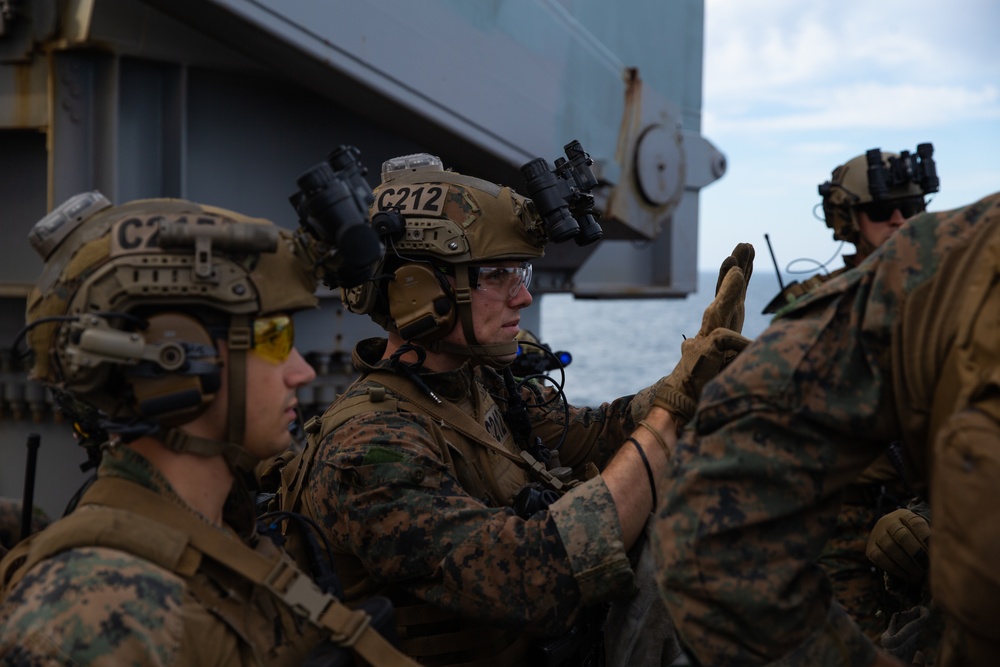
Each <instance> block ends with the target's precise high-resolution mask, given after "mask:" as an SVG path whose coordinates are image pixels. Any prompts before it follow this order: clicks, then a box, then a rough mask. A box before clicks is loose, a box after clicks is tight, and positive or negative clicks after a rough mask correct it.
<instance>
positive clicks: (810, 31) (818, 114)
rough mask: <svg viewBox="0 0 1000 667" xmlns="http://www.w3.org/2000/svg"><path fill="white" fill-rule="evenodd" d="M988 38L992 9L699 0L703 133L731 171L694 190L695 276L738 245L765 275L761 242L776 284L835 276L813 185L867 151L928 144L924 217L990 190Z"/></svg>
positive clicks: (994, 159) (994, 94) (997, 102)
mask: <svg viewBox="0 0 1000 667" xmlns="http://www.w3.org/2000/svg"><path fill="white" fill-rule="evenodd" d="M998 36H1000V2H998V1H997V0H949V1H948V2H942V1H941V0H908V1H902V0H838V1H837V2H802V0H754V1H753V2H746V0H705V54H704V55H705V58H704V78H703V95H704V97H703V105H702V130H701V131H702V136H704V137H706V138H707V139H708V140H709V141H711V142H712V143H713V144H714V145H715V146H716V147H717V148H718V149H719V150H720V151H722V153H723V154H725V156H726V160H727V164H728V168H727V173H726V174H725V175H724V176H723V177H722V178H721V179H720V180H718V181H716V182H715V183H713V184H711V185H709V186H708V187H706V188H705V189H703V190H702V191H701V195H700V205H701V216H700V220H701V222H700V228H699V254H698V264H699V267H700V268H702V269H711V268H713V267H718V265H719V262H720V261H721V259H722V258H724V257H725V256H726V255H728V254H729V252H730V250H732V248H733V246H734V245H735V244H736V243H737V242H739V241H749V242H750V243H753V244H754V246H755V248H756V250H757V258H756V261H755V263H754V269H755V271H758V272H771V273H773V272H774V268H773V266H774V265H773V264H772V262H771V257H770V254H769V253H768V249H767V244H766V242H765V239H764V234H765V233H767V234H768V235H769V236H770V240H771V244H772V246H773V248H774V253H775V255H776V257H777V260H778V264H779V266H780V268H781V271H782V277H783V279H784V280H785V283H786V284H787V283H788V282H789V281H790V280H802V279H803V278H805V277H808V276H809V275H812V274H813V273H815V272H816V271H817V270H819V269H818V264H820V263H824V262H828V263H827V267H828V269H829V270H834V269H836V268H839V267H841V266H843V261H842V260H841V259H840V254H850V253H853V252H854V248H853V246H850V245H845V246H843V247H842V248H841V247H840V246H841V244H840V242H839V241H834V240H833V236H832V234H833V232H832V230H830V229H829V228H827V226H826V224H825V223H824V222H823V221H822V209H821V208H817V204H819V202H820V196H819V194H818V192H817V186H818V185H819V184H820V183H822V182H824V181H826V180H829V178H830V174H831V172H832V171H833V169H834V167H836V166H837V165H839V164H842V163H844V162H846V161H847V160H849V159H850V158H852V157H855V156H857V155H861V154H863V153H864V152H865V151H867V150H868V149H871V148H881V149H882V150H884V151H889V152H894V153H898V152H900V151H902V150H908V151H910V152H911V153H915V152H916V147H917V144H920V143H925V142H930V143H932V144H933V145H934V160H935V163H936V165H937V170H938V175H939V177H940V179H941V190H940V192H939V193H937V194H936V195H933V199H931V200H930V203H929V205H928V208H929V210H946V209H951V208H955V207H958V206H962V205H964V204H968V203H971V202H973V201H976V200H978V199H980V198H982V197H983V196H985V195H987V194H990V193H992V192H996V191H1000V37H998ZM814 208H815V209H816V210H815V212H814ZM817 216H819V217H817ZM800 258H801V259H800ZM796 260H800V261H796ZM808 260H811V261H808ZM790 264H791V266H789V265H790ZM788 269H791V270H792V271H801V272H803V273H794V274H792V273H789V272H788ZM775 286H776V287H777V285H775Z"/></svg>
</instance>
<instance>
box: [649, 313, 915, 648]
mask: <svg viewBox="0 0 1000 667" xmlns="http://www.w3.org/2000/svg"><path fill="white" fill-rule="evenodd" d="M851 316H852V311H851V303H850V301H849V300H847V299H843V300H841V301H839V302H838V301H837V300H836V299H834V300H833V301H832V302H831V303H829V304H827V305H825V306H823V307H820V308H817V309H815V314H814V315H812V316H804V317H802V318H801V319H798V320H790V321H781V320H779V321H777V322H776V323H775V324H773V325H772V326H771V327H770V328H769V329H768V330H767V331H766V332H765V333H764V334H763V335H762V336H761V337H760V338H759V339H758V340H757V341H756V342H755V343H754V344H753V345H751V347H749V348H748V349H747V350H746V351H744V352H743V353H742V354H741V355H740V356H739V357H738V358H737V360H736V361H735V362H734V364H733V366H732V367H731V368H729V369H728V370H727V371H725V372H724V373H723V374H722V375H720V376H719V377H718V378H716V379H715V380H714V381H713V382H711V383H709V385H708V386H707V387H706V389H705V393H704V394H703V396H702V401H701V404H700V405H699V411H698V414H697V415H696V417H695V424H694V429H690V428H689V429H688V430H687V431H686V432H685V433H684V436H683V438H682V440H681V442H680V443H679V445H678V449H677V453H676V455H675V460H674V470H673V474H674V477H675V482H674V484H673V485H671V489H670V491H669V493H668V497H667V499H666V502H665V503H664V504H662V505H661V507H660V510H659V512H658V514H657V516H656V517H655V519H654V521H653V530H652V539H653V542H654V551H655V553H656V554H657V555H658V559H659V562H660V572H659V575H658V579H659V582H660V587H661V590H662V592H663V595H664V599H665V601H666V603H667V606H668V608H669V610H670V612H671V616H672V617H673V618H674V620H675V622H676V623H677V626H678V629H679V630H680V632H681V634H682V636H683V637H684V638H685V640H686V641H687V643H688V645H689V646H690V648H691V649H692V650H693V651H694V652H695V654H696V655H697V656H698V658H699V659H700V660H701V662H702V663H703V664H711V665H735V664H739V665H754V664H768V663H771V662H775V664H782V665H859V664H870V662H871V661H872V660H873V659H874V656H875V653H874V648H873V646H872V645H871V643H870V642H869V641H868V639H866V638H865V637H864V636H863V634H862V633H861V632H860V631H859V630H858V629H857V627H856V626H855V625H854V623H853V622H852V621H850V619H848V618H847V616H846V614H845V613H844V612H843V610H842V609H841V608H840V607H839V605H836V603H834V602H833V601H832V595H831V587H830V584H829V581H828V580H827V578H826V575H825V574H824V573H823V571H822V570H821V569H820V568H819V567H818V566H817V565H815V562H814V561H815V559H816V557H817V556H818V555H819V553H820V551H821V550H822V548H823V545H824V544H825V543H826V541H827V539H828V537H829V535H830V534H831V532H832V530H833V528H834V527H835V523H836V516H837V512H838V509H839V504H840V499H841V495H842V494H841V491H842V490H843V489H844V487H845V486H846V485H847V484H849V483H850V482H851V481H853V480H854V479H856V478H857V475H858V474H859V473H860V472H861V471H862V470H863V469H864V468H865V467H866V466H867V465H868V464H869V463H870V462H871V461H872V460H874V459H875V458H876V457H877V456H878V455H879V453H880V452H881V451H883V450H884V443H885V442H887V441H888V440H889V439H890V438H891V435H892V434H893V433H894V432H895V431H897V430H898V428H897V427H896V425H895V424H893V423H892V422H891V420H890V419H889V418H888V417H887V416H886V415H888V414H889V413H891V412H892V410H891V409H889V408H888V402H889V401H891V396H889V395H888V394H887V387H886V384H887V383H886V382H885V379H884V377H883V371H882V368H883V367H884V354H883V353H884V346H883V342H884V341H883V339H882V338H880V337H878V336H876V337H873V338H866V337H864V336H861V337H858V338H851V337H849V336H844V335H842V331H841V330H840V329H839V327H838V326H833V325H832V324H833V323H834V322H837V321H839V322H844V321H846V320H844V319H843V318H848V319H850V317H851ZM838 332H840V333H839V334H838ZM858 434H864V435H862V436H861V437H860V438H859V437H858Z"/></svg>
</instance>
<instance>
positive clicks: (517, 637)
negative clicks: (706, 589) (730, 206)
mask: <svg viewBox="0 0 1000 667" xmlns="http://www.w3.org/2000/svg"><path fill="white" fill-rule="evenodd" d="M536 175H537V173H536ZM418 189H422V190H423V191H424V192H437V193H439V194H440V195H441V196H439V197H437V198H436V199H435V201H436V202H437V203H436V204H435V205H434V206H431V205H430V204H426V205H425V206H416V205H415V204H414V203H413V202H412V201H411V200H407V201H408V202H409V203H407V202H403V201H402V200H399V199H396V198H393V197H388V196H385V193H386V192H389V191H390V190H391V191H392V192H393V193H400V192H403V191H404V190H406V191H416V190H418ZM374 196H375V202H376V204H375V208H374V209H373V212H372V221H373V225H375V224H377V225H379V226H380V227H381V228H382V229H383V230H387V231H386V233H385V235H384V237H383V242H384V243H385V245H386V252H385V255H384V261H383V263H381V264H380V265H379V267H378V268H377V270H376V271H375V275H376V276H377V278H376V280H373V281H370V282H368V283H364V284H362V285H361V286H359V287H356V288H351V289H344V290H343V291H342V294H343V298H344V301H345V303H346V305H347V307H348V309H349V310H351V311H352V312H355V313H359V314H365V315H368V316H370V317H371V318H372V319H373V320H374V321H375V322H376V323H377V324H379V325H380V326H381V327H382V328H383V329H385V331H386V334H387V337H386V338H376V339H369V340H365V341H362V342H361V343H359V344H358V345H357V347H356V348H355V350H354V361H355V364H356V366H357V368H358V370H359V371H360V373H361V377H360V378H359V379H358V380H357V381H356V382H355V383H354V384H352V385H351V386H350V387H349V388H348V389H347V390H346V391H345V392H344V393H343V394H342V395H341V396H340V397H338V399H337V400H336V401H335V402H334V403H333V404H332V405H331V406H330V408H329V409H328V410H327V411H326V413H325V414H324V415H323V416H322V418H320V419H317V420H315V421H314V422H312V423H311V424H308V425H307V429H308V430H309V431H310V432H311V435H310V438H309V442H308V445H307V447H306V450H305V452H304V453H303V454H302V455H301V456H299V457H296V458H295V459H293V460H292V461H291V462H290V463H289V465H288V466H287V467H286V468H285V469H284V471H283V483H282V486H281V489H280V492H279V495H278V500H279V504H280V506H281V508H282V509H284V510H291V511H301V512H303V513H304V514H306V515H308V516H310V517H312V518H313V519H314V520H315V522H316V523H317V524H318V525H319V526H321V527H323V529H324V531H323V532H324V536H325V538H326V539H327V540H328V541H329V543H330V544H331V545H332V551H333V554H334V561H335V562H336V565H337V571H338V572H339V573H340V574H341V576H342V581H343V584H344V591H345V595H346V598H347V600H348V601H351V600H356V599H362V598H364V597H365V596H369V595H373V594H378V595H386V596H388V597H389V598H390V599H392V601H393V603H394V606H395V609H396V627H397V633H398V635H399V637H400V647H401V648H402V649H403V650H404V651H405V652H406V653H407V654H408V655H411V656H413V657H414V658H416V659H417V660H418V661H419V662H420V663H421V664H425V665H458V664H461V665H468V666H470V667H471V666H474V665H476V666H478V665H482V666H486V665H535V664H538V665H541V664H547V665H580V664H602V663H603V660H604V658H605V655H612V656H617V657H613V658H612V660H617V661H619V662H615V663H614V664H636V665H638V664H656V665H659V664H660V663H661V661H662V662H664V663H665V664H666V663H669V662H670V661H671V660H672V659H673V658H674V657H675V656H676V654H677V652H678V647H677V645H676V641H675V638H674V631H673V627H672V624H671V623H670V619H669V617H667V616H666V614H665V611H664V610H663V608H662V606H660V605H659V604H658V601H656V602H657V604H655V605H646V606H647V607H652V610H650V609H646V610H644V611H645V612H646V613H647V614H648V617H647V618H643V619H641V621H642V622H641V623H639V624H638V626H639V628H640V630H636V632H632V633H628V632H626V633H622V635H630V636H628V637H624V638H623V639H622V640H621V641H618V640H616V639H610V640H609V642H608V646H604V645H603V644H604V642H603V641H602V639H603V638H604V637H605V636H606V635H602V624H603V622H604V612H603V606H604V605H605V604H606V603H610V602H612V601H615V600H618V601H624V602H627V601H628V600H629V599H630V598H634V597H635V595H636V593H637V592H638V591H639V589H640V588H644V589H645V591H647V592H652V591H655V588H654V586H653V582H652V581H651V570H648V569H643V570H642V571H643V572H645V573H646V574H647V576H648V577H649V579H648V580H647V581H646V582H645V583H644V584H643V583H638V584H637V580H636V571H637V570H636V568H635V563H636V562H638V561H639V560H641V557H640V551H641V545H642V542H643V540H642V535H643V531H644V526H645V523H646V521H647V519H648V516H649V513H650V512H651V511H652V510H653V508H654V506H655V504H656V501H657V497H658V496H659V497H662V494H663V493H665V490H666V488H665V486H663V480H665V478H666V469H667V466H668V460H669V457H670V456H671V449H670V448H671V446H672V443H673V442H674V440H675V433H676V429H677V428H678V426H679V425H681V424H683V422H684V420H685V419H687V418H689V417H690V412H691V411H693V406H694V405H695V403H696V401H697V397H698V394H699V393H700V390H701V387H702V386H703V384H704V382H705V381H707V379H708V378H710V377H711V376H712V375H714V374H715V373H717V372H718V370H719V369H720V368H721V367H722V366H723V365H724V364H725V363H726V362H727V361H728V360H729V359H731V357H732V355H734V354H735V353H736V352H738V351H739V349H742V347H743V346H744V345H745V344H746V339H745V338H744V337H742V336H741V335H740V334H739V331H740V328H741V327H742V320H743V317H742V314H743V300H744V298H745V293H746V281H747V280H748V279H749V277H750V273H751V269H752V262H753V249H752V247H750V246H749V245H746V244H741V245H740V246H737V248H736V249H735V250H734V253H733V255H732V256H730V257H729V258H727V259H726V261H725V262H724V263H723V266H722V267H721V269H720V279H719V284H718V285H717V292H718V294H717V297H716V300H715V301H713V303H712V304H711V305H710V306H709V308H708V309H707V310H706V313H705V316H704V323H703V326H702V329H701V331H700V332H699V333H698V335H697V336H693V337H692V338H691V339H689V340H688V341H685V343H684V345H683V346H682V360H681V362H679V363H678V366H677V368H676V369H675V370H674V372H673V373H671V374H670V375H669V376H666V377H665V378H664V379H663V380H661V381H660V382H658V383H657V384H656V385H654V386H653V387H649V388H647V389H645V390H643V391H641V392H639V394H637V395H636V396H627V397H623V398H619V399H617V400H614V401H611V402H609V403H605V404H603V405H601V406H599V407H597V408H584V407H576V406H572V405H569V404H568V403H567V401H566V400H565V397H564V396H562V395H561V393H560V392H559V391H558V390H557V389H555V388H553V387H552V386H548V385H546V384H545V383H544V382H542V381H541V380H540V379H539V378H538V377H530V376H529V377H527V378H515V377H514V375H513V373H512V372H511V371H510V369H509V368H508V365H509V364H510V363H511V362H512V361H513V360H514V359H515V357H516V355H517V349H518V340H517V336H518V334H519V332H520V327H519V326H518V325H519V322H520V315H519V313H520V311H521V309H523V308H525V307H528V306H529V305H530V304H531V303H532V297H531V294H530V292H529V291H528V287H529V285H530V281H531V276H532V265H531V262H532V260H534V259H537V258H538V257H541V256H542V254H543V252H544V247H545V245H546V243H548V242H550V241H551V240H552V230H553V229H554V228H555V223H554V221H553V220H552V219H551V218H548V217H546V216H544V215H542V214H541V212H543V211H548V212H549V213H551V214H553V215H559V216H561V217H559V218H558V222H559V223H566V221H567V218H568V219H569V220H572V217H571V216H570V214H569V211H568V207H567V205H566V204H565V203H561V202H560V201H559V200H558V199H556V200H555V201H554V202H553V201H550V202H549V204H551V205H548V206H545V207H541V206H537V205H536V203H535V202H534V201H532V200H531V199H528V198H526V197H524V196H522V195H520V194H518V193H516V192H515V191H513V190H512V189H511V188H509V187H506V186H501V185H497V184H494V183H490V182H487V181H483V180H481V179H477V178H474V177H471V176H467V175H464V174H459V173H456V172H454V171H449V170H446V169H444V167H443V165H442V164H441V163H440V160H438V159H437V158H435V157H433V156H429V155H426V154H418V155H415V156H404V157H401V158H398V159H394V160H390V161H387V162H386V164H385V165H383V173H382V185H380V186H379V187H378V188H376V191H375V193H374ZM378 202H382V203H383V205H384V206H385V208H384V209H380V208H379V204H378ZM425 203H426V202H425ZM560 209H561V210H560ZM576 214H577V215H578V216H580V217H581V218H582V217H583V215H584V213H582V212H580V211H577V212H576ZM581 227H583V225H582V224H581ZM389 230H396V231H395V232H392V231H389ZM577 233H580V232H577ZM572 236H573V234H572V233H571V234H568V235H565V237H566V238H571V237H572ZM289 527H290V528H293V526H292V524H289ZM287 536H288V538H289V544H290V545H292V549H293V551H294V545H295V544H296V543H297V542H301V540H297V539H296V536H295V534H294V531H291V530H290V531H289V533H288V534H287ZM653 598H654V600H655V595H654V596H653ZM633 629H635V628H633ZM620 636H621V635H620ZM637 637H638V638H639V639H640V640H642V639H645V640H646V642H647V643H646V644H645V645H641V644H643V642H642V641H639V642H636V638H637ZM637 643H638V644H640V645H639V646H637V645H636V644H637ZM623 644H627V646H623ZM640 653H641V654H643V655H644V656H647V657H645V658H641V659H640V658H638V657H637V656H638V655H639V654H640ZM640 660H647V661H646V662H640Z"/></svg>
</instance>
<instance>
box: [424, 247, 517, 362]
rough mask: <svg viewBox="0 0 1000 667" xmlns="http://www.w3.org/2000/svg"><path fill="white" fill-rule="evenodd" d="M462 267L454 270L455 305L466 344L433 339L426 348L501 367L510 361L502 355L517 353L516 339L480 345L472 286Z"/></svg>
mask: <svg viewBox="0 0 1000 667" xmlns="http://www.w3.org/2000/svg"><path fill="white" fill-rule="evenodd" d="M463 269H464V267H463V266H460V267H458V268H457V269H456V271H455V284H456V286H455V307H456V308H457V309H458V319H459V322H461V323H462V331H463V333H464V334H465V341H466V344H465V345H456V344H455V343H447V342H444V341H435V342H433V343H431V344H429V345H427V349H429V350H431V351H432V352H448V353H451V354H459V355H462V356H466V357H472V359H473V360H474V361H476V362H478V363H481V364H485V365H487V366H490V367H492V368H503V367H504V366H506V365H507V364H508V363H510V362H508V361H506V360H504V357H513V355H514V354H516V353H517V341H516V340H512V341H510V342H509V343H492V344H490V345H482V344H480V342H479V341H478V340H476V327H475V323H474V322H473V320H472V286H471V284H470V283H469V272H468V271H465V270H463Z"/></svg>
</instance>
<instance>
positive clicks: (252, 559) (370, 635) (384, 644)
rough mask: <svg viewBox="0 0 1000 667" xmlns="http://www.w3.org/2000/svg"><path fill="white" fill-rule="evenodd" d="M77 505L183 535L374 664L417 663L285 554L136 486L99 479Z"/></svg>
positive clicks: (407, 666)
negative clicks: (114, 511)
mask: <svg viewBox="0 0 1000 667" xmlns="http://www.w3.org/2000/svg"><path fill="white" fill-rule="evenodd" d="M80 504H81V505H104V506H109V507H114V508H118V509H122V510H127V511H131V512H134V513H136V514H139V515H142V516H146V517H148V518H150V519H153V520H154V521H156V522H157V523H160V524H163V525H166V526H167V527H168V528H171V529H173V530H175V531H177V532H179V533H182V534H184V535H186V536H187V538H188V539H189V540H190V545H191V547H192V548H194V549H196V550H197V551H199V552H200V553H202V554H204V555H205V556H208V557H209V558H211V559H213V560H215V561H217V562H218V563H220V564H222V565H224V566H225V567H228V568H229V569H231V570H233V571H234V572H236V573H237V574H240V575H242V576H243V577H244V578H246V579H248V580H249V581H251V582H253V583H255V584H258V585H261V586H263V587H265V588H267V589H268V590H269V591H270V592H271V593H272V594H273V595H274V596H275V597H277V598H278V599H280V600H282V601H283V602H285V603H286V604H287V605H288V606H289V608H291V609H292V610H293V611H295V613H297V614H298V615H300V616H303V617H305V618H307V619H309V620H310V621H311V622H312V623H314V624H315V625H318V626H320V627H322V628H325V629H326V630H329V631H330V638H331V639H332V640H333V641H334V642H335V643H337V644H338V645H340V646H344V647H348V648H351V649H353V650H354V651H355V652H357V653H358V654H359V655H360V656H361V657H362V658H364V659H365V660H367V661H368V662H369V663H371V664H373V665H379V666H382V665H385V666H387V667H417V663H416V662H414V661H413V660H411V659H410V658H408V657H406V656H405V655H403V654H402V653H400V652H399V651H397V650H396V649H395V647H393V646H392V644H390V643H389V642H388V641H387V640H386V639H385V638H384V637H382V636H381V635H380V634H378V633H377V632H376V631H375V630H374V628H372V627H371V625H370V623H371V617H370V616H369V615H368V614H367V613H366V612H364V611H363V610H360V609H358V610H352V609H350V608H348V607H347V606H346V605H344V604H342V603H341V602H340V601H339V600H337V599H336V598H335V597H333V596H332V595H329V594H328V593H323V592H322V591H321V590H320V588H319V587H318V586H317V585H316V584H315V582H313V581H312V579H310V578H309V577H308V576H307V575H306V574H305V573H304V572H303V571H302V570H300V569H299V568H298V566H297V565H295V562H294V561H292V559H291V558H290V557H289V556H288V555H287V554H285V553H281V554H280V555H279V556H277V557H276V558H266V557H264V556H262V555H261V554H259V553H257V552H256V551H254V550H253V549H251V548H250V547H249V546H247V545H246V544H244V543H243V542H242V541H239V540H236V539H233V538H231V537H229V536H227V535H226V534H225V533H224V532H223V531H221V530H219V529H217V528H214V527H213V526H211V525H209V524H207V523H205V521H203V520H202V519H200V518H199V517H197V516H195V515H194V514H192V513H190V512H186V511H184V510H183V509H182V508H178V507H177V505H175V504H173V503H171V502H170V501H169V500H167V499H165V498H163V497H162V496H160V495H158V494H156V493H155V492H153V491H150V490H149V489H146V488H144V487H142V486H139V485H138V484H135V483H133V482H129V481H127V480H124V479H119V478H101V479H98V480H97V481H96V482H94V484H93V485H92V486H91V487H90V488H89V489H88V490H87V491H86V492H85V493H84V495H83V498H82V499H81V500H80Z"/></svg>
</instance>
